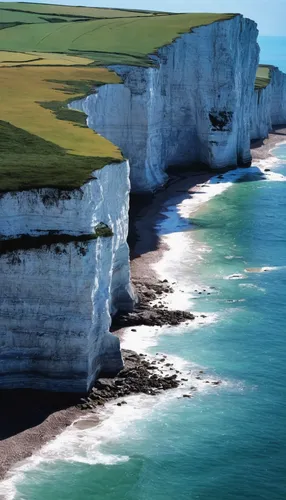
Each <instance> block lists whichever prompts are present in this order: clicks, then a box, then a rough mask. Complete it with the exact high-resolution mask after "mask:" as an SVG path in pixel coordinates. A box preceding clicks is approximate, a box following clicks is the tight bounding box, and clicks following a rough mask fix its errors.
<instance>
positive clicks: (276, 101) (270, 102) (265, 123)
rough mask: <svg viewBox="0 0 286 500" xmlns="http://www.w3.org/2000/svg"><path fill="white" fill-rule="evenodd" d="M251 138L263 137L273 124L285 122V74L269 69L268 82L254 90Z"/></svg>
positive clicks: (276, 69) (275, 69)
mask: <svg viewBox="0 0 286 500" xmlns="http://www.w3.org/2000/svg"><path fill="white" fill-rule="evenodd" d="M250 119H251V125H250V130H251V139H264V138H265V137H267V136H268V132H269V131H270V130H271V129H272V126H274V125H283V124H285V123H286V75H285V74H284V73H282V71H280V70H279V69H278V68H275V67H273V68H271V69H270V83H269V85H267V87H265V88H263V89H260V90H256V91H255V92H254V94H253V97H252V105H251V114H250Z"/></svg>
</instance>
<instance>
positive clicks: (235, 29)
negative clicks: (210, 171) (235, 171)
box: [71, 16, 259, 191]
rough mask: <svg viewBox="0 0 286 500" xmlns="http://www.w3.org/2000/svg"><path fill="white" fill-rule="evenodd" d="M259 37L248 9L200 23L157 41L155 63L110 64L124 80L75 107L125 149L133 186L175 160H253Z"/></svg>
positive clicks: (159, 179) (142, 185)
mask: <svg viewBox="0 0 286 500" xmlns="http://www.w3.org/2000/svg"><path fill="white" fill-rule="evenodd" d="M256 38H257V29H256V24H255V23H254V22H253V21H250V20H249V19H244V18H243V17H242V16H236V17H235V18H233V19H231V20H229V21H221V22H216V23H213V24H211V25H208V26H202V27H200V28H196V29H194V30H193V32H192V33H187V34H184V35H182V36H180V37H179V38H178V39H176V40H175V41H174V42H173V43H172V44H171V45H168V46H165V47H163V48H161V49H159V50H158V54H157V55H156V56H154V61H155V63H156V66H157V67H156V68H139V67H132V66H125V67H124V66H116V67H112V69H114V70H115V71H116V72H117V73H118V74H119V75H120V76H121V77H122V79H123V82H124V83H123V84H119V85H111V84H109V85H104V86H102V87H100V88H99V89H98V91H97V93H96V94H92V95H90V96H88V97H87V98H85V99H83V100H81V101H77V102H74V103H72V105H71V107H73V108H74V109H79V110H83V111H84V112H85V113H86V114H87V115H88V119H87V124H88V126H89V127H90V128H92V129H94V130H96V131H97V132H99V133H100V134H102V135H103V136H104V137H106V138H107V139H109V140H111V141H112V142H113V143H114V144H116V145H117V146H119V147H120V148H121V149H122V151H123V154H124V155H125V156H126V158H128V159H129V162H130V167H131V185H132V190H133V191H149V190H152V189H155V188H156V187H158V186H159V185H161V184H163V183H164V181H165V180H166V173H165V170H166V168H167V167H168V166H172V165H189V164H190V163H197V162H202V163H205V164H207V165H209V166H211V167H212V168H223V167H227V166H230V165H238V164H247V163H249V162H250V160H251V155H250V120H249V115H250V110H251V102H252V95H253V88H254V80H255V74H256V67H257V64H258V54H259V48H258V45H257V42H256Z"/></svg>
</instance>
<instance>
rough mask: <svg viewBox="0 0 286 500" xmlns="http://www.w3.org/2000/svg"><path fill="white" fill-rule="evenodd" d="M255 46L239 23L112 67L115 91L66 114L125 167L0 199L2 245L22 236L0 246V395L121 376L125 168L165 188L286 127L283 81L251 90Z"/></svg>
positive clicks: (139, 187)
mask: <svg viewBox="0 0 286 500" xmlns="http://www.w3.org/2000/svg"><path fill="white" fill-rule="evenodd" d="M256 39H257V28H256V24H255V23H254V22H253V21H250V20H249V19H244V18H243V17H242V16H240V15H237V16H235V17H234V18H233V19H231V20H227V21H221V22H216V23H213V24H211V25H208V26H202V27H200V28H196V29H194V30H193V32H192V33H187V34H184V35H182V36H180V37H178V38H177V39H176V40H175V41H174V42H173V43H172V44H170V45H167V46H165V47H162V48H161V49H159V50H158V52H157V55H156V56H153V59H154V64H155V65H154V67H149V68H142V67H132V66H116V67H113V69H114V70H115V71H116V72H117V73H118V74H119V75H121V77H122V80H123V83H121V84H107V85H103V86H101V87H99V88H98V89H97V90H96V92H95V93H93V94H91V95H89V96H88V97H86V98H84V99H82V100H78V101H74V102H73V103H72V104H70V106H71V107H72V108H74V109H78V110H81V111H84V112H85V113H86V114H87V124H88V126H89V127H90V128H92V129H94V130H95V131H97V132H98V133H100V134H102V135H103V136H105V137H106V138H107V139H109V140H111V141H112V142H113V143H114V144H116V145H117V146H119V147H120V148H121V149H122V151H123V154H124V156H125V157H126V158H128V160H127V161H124V162H122V163H121V164H113V165H106V166H105V167H104V168H103V169H102V170H98V171H95V172H94V174H93V175H94V178H93V179H92V180H90V181H89V182H88V183H86V184H85V185H84V186H82V188H81V189H78V190H74V191H65V192H63V191H58V190H56V189H38V190H31V191H22V192H16V193H13V192H12V193H9V192H8V193H2V194H1V196H0V236H1V239H2V240H9V239H10V240H15V241H16V240H17V238H18V239H19V238H21V236H22V235H26V236H25V245H24V246H23V248H18V249H14V250H11V249H10V250H9V251H4V252H3V251H2V252H1V245H0V280H1V296H0V388H11V387H33V388H41V389H52V390H62V391H66V390H67V391H87V390H88V389H89V388H90V386H91V384H92V382H93V381H94V379H95V377H96V376H97V375H98V373H99V372H100V371H101V370H103V371H104V372H109V373H111V372H116V371H117V370H118V369H120V368H121V366H122V360H121V355H120V346H119V341H118V339H117V338H116V337H115V336H113V335H112V334H111V333H109V328H110V323H111V315H112V314H114V313H115V312H116V311H117V310H120V309H125V310H126V309H132V307H133V303H134V293H133V290H132V287H131V284H130V268H129V249H128V246H127V243H126V238H127V233H128V207H129V190H130V180H129V164H128V161H129V162H130V167H131V175H130V179H131V185H132V189H133V190H134V191H137V192H138V191H150V190H153V189H155V188H157V187H159V186H160V185H162V184H163V183H164V182H165V180H166V178H167V174H166V170H167V168H168V167H169V166H173V165H174V166H175V165H177V166H186V167H188V166H189V165H190V164H193V163H195V164H199V163H203V164H206V165H209V166H210V167H212V168H224V167H228V166H230V165H232V166H235V165H238V164H248V163H249V162H250V161H251V154H250V138H251V137H265V136H266V135H267V133H268V130H269V128H270V127H271V124H273V123H275V124H277V123H283V122H285V121H286V109H285V107H286V95H285V92H286V90H285V89H286V85H285V76H284V75H283V76H281V75H282V74H281V73H280V72H279V71H276V70H275V71H273V72H272V79H271V84H270V85H269V86H268V87H267V88H266V89H265V90H263V91H261V92H260V94H259V93H254V81H255V75H256V68H257V64H258V56H259V47H258V45H257V41H256ZM252 116H253V118H252V120H251V117H252ZM102 224H105V225H106V226H108V227H109V228H110V229H111V231H112V235H109V236H105V237H104V236H99V237H98V238H96V239H92V240H86V241H69V242H67V241H64V242H63V241H62V242H60V241H59V242H57V243H51V244H47V241H46V240H42V241H45V243H43V244H42V245H41V246H39V247H37V248H35V246H36V243H35V242H36V241H39V239H38V238H39V237H43V238H44V237H46V236H47V235H49V236H52V235H55V234H56V235H57V237H58V238H59V239H60V237H61V235H65V236H66V235H69V236H72V237H74V238H76V237H79V236H83V235H90V234H92V233H94V231H97V230H98V227H101V225H102ZM27 235H28V236H30V237H31V240H28V243H27ZM19 241H20V243H21V241H22V240H19ZM0 243H1V241H0ZM23 244H24V242H23ZM27 245H28V247H27ZM29 245H30V246H29Z"/></svg>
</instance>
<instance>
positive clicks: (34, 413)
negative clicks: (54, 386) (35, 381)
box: [0, 389, 79, 441]
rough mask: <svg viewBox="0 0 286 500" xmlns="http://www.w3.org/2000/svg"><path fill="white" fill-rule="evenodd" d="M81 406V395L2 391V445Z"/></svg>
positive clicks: (0, 400) (0, 418)
mask: <svg viewBox="0 0 286 500" xmlns="http://www.w3.org/2000/svg"><path fill="white" fill-rule="evenodd" d="M78 402H79V394H74V393H56V392H46V391H38V390H32V389H10V390H4V389H3V390H0V441H2V440H4V439H7V438H10V437H12V436H15V435H16V434H19V433H21V432H23V431H26V430H27V429H31V428H33V427H36V426H38V425H40V424H41V423H43V422H44V421H45V420H46V419H47V418H48V417H49V416H50V415H52V414H54V413H56V412H59V411H61V410H67V409H68V408H71V407H73V406H74V405H75V404H76V403H78Z"/></svg>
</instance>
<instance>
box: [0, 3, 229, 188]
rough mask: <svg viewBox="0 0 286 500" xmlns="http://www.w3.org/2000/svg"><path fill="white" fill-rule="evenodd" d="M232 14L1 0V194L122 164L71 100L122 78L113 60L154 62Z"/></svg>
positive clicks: (71, 180) (65, 183)
mask: <svg viewBox="0 0 286 500" xmlns="http://www.w3.org/2000/svg"><path fill="white" fill-rule="evenodd" d="M232 17H234V14H168V13H155V12H146V11H144V12H142V11H127V10H115V9H102V8H87V7H66V6H60V5H46V4H33V3H14V2H5V3H0V68H1V71H0V88H1V101H0V121H1V125H0V191H2V192H3V191H12V190H21V189H31V188H39V187H46V186H50V187H58V188H65V189H74V188H78V187H80V186H81V185H82V184H83V183H84V182H86V181H87V180H88V179H89V178H90V175H91V172H92V171H93V170H96V169H98V168H102V167H103V166H104V165H105V164H107V163H111V162H115V163H116V162H120V161H122V154H121V152H120V151H119V150H118V148H117V147H116V146H114V145H113V144H112V143H111V142H110V141H108V140H106V139H104V138H103V137H101V136H100V135H98V134H96V133H94V132H93V131H92V130H90V129H88V128H87V126H86V124H85V116H84V114H82V113H80V112H78V111H72V110H69V109H68V108H67V103H68V102H69V101H70V100H73V99H76V98H79V97H81V96H84V95H86V94H88V93H89V92H93V91H94V86H95V84H104V83H119V82H120V79H119V78H118V76H117V75H116V74H115V73H114V72H112V71H108V69H106V68H105V67H106V66H107V65H109V64H114V63H117V64H118V63H120V64H133V65H141V66H148V65H152V64H153V62H152V59H151V58H150V57H149V54H154V53H156V50H157V49H158V48H159V47H162V46H163V45H165V44H169V43H171V42H172V41H173V40H174V39H175V38H177V37H178V36H180V35H181V34H182V33H185V32H190V31H191V30H192V28H195V27H198V26H201V25H207V24H210V23H213V22H216V21H219V20H227V19H230V18H232ZM1 28H2V29H1Z"/></svg>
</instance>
